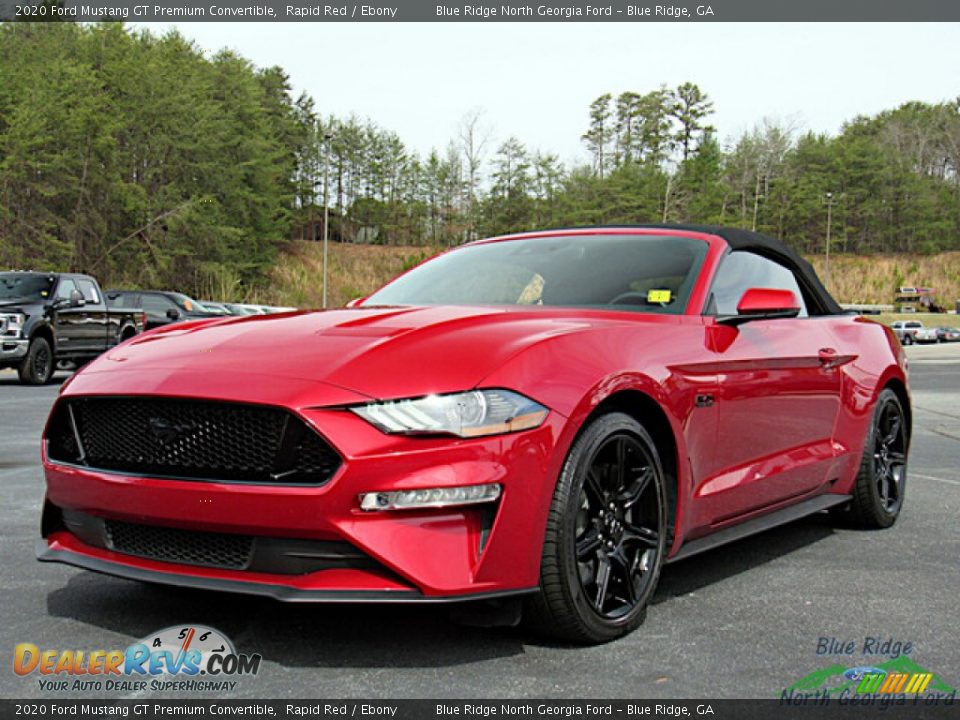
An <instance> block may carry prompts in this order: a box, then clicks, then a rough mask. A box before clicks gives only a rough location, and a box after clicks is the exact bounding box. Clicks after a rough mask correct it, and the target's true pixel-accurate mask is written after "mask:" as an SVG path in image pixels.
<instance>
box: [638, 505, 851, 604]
mask: <svg viewBox="0 0 960 720" xmlns="http://www.w3.org/2000/svg"><path fill="white" fill-rule="evenodd" d="M836 526H837V522H836V521H835V520H833V519H832V518H831V517H830V516H829V515H828V514H827V513H818V514H816V515H811V516H809V517H806V518H803V519H801V520H797V521H796V522H792V523H788V524H787V525H782V526H780V527H776V528H772V529H770V530H766V531H764V532H762V533H759V534H757V535H751V536H750V537H747V538H744V539H742V540H737V541H736V542H732V543H730V544H729V545H722V546H720V547H718V548H716V549H714V550H710V551H708V552H704V553H701V554H700V555H694V556H693V557H690V558H688V559H686V560H681V561H679V562H677V563H676V564H671V565H667V566H666V567H665V568H664V569H663V573H662V574H661V575H660V584H659V585H658V587H657V591H656V592H655V593H654V596H653V600H652V604H654V605H656V604H659V603H662V602H666V601H669V600H670V599H671V598H674V597H679V596H681V595H687V594H689V593H692V592H696V591H697V590H699V589H701V588H703V587H706V586H708V585H712V584H713V583H715V582H719V581H720V580H726V579H728V578H731V577H733V576H735V575H739V574H740V573H742V572H746V571H747V570H751V569H753V568H755V567H758V566H760V565H763V564H765V563H767V562H770V561H771V560H776V559H778V558H781V557H784V556H786V555H789V554H790V553H792V552H796V551H797V550H800V549H802V548H805V547H807V546H808V545H813V544H814V543H817V542H819V541H821V540H823V539H825V538H827V537H829V536H831V535H833V533H834V528H835V527H836Z"/></svg>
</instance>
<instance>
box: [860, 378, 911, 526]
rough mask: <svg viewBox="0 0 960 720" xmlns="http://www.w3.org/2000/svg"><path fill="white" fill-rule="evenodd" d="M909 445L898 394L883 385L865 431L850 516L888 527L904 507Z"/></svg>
mask: <svg viewBox="0 0 960 720" xmlns="http://www.w3.org/2000/svg"><path fill="white" fill-rule="evenodd" d="M909 447H910V437H909V429H908V427H907V420H906V414H905V413H904V410H903V406H902V404H901V403H900V399H899V398H898V397H897V394H896V393H895V392H893V390H891V389H890V388H885V389H884V390H883V391H882V392H881V393H880V396H879V397H878V398H877V404H876V406H875V407H874V411H873V420H872V422H871V424H870V428H869V429H868V431H867V438H866V443H865V445H864V449H863V457H862V460H861V463H860V471H859V473H858V474H857V482H856V485H855V486H854V490H853V500H852V502H851V503H850V507H849V515H850V519H851V520H853V522H854V524H856V525H858V526H860V527H864V528H887V527H890V526H891V525H893V523H894V522H896V520H897V517H898V516H899V515H900V511H901V509H902V508H903V500H904V495H905V491H906V484H907V452H908V450H909Z"/></svg>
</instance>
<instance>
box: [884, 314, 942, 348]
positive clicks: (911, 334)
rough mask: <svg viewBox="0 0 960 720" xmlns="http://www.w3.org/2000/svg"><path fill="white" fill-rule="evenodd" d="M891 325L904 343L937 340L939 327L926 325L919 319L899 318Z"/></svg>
mask: <svg viewBox="0 0 960 720" xmlns="http://www.w3.org/2000/svg"><path fill="white" fill-rule="evenodd" d="M890 327H891V328H892V329H893V332H894V334H895V335H896V336H897V337H898V338H899V339H900V342H901V343H903V344H904V345H913V344H914V343H935V342H937V329H936V328H928V327H924V325H923V323H922V322H920V321H919V320H897V321H896V322H894V323H893V324H892V325H891V326H890Z"/></svg>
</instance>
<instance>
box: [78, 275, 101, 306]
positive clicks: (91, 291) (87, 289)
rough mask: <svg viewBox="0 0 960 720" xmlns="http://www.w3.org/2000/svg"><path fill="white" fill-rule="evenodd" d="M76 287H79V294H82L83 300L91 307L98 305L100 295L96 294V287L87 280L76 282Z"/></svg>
mask: <svg viewBox="0 0 960 720" xmlns="http://www.w3.org/2000/svg"><path fill="white" fill-rule="evenodd" d="M77 285H79V286H80V292H82V293H83V299H84V300H86V301H87V302H88V303H91V304H92V305H99V304H100V293H98V292H97V286H96V285H94V284H93V283H92V282H90V281H89V280H83V279H80V280H77Z"/></svg>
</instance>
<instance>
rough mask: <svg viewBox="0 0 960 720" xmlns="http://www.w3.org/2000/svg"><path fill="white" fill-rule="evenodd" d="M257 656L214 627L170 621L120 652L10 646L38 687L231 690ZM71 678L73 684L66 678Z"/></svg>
mask: <svg viewBox="0 0 960 720" xmlns="http://www.w3.org/2000/svg"><path fill="white" fill-rule="evenodd" d="M261 660H262V658H261V656H260V655H259V654H244V653H238V652H237V649H236V647H235V646H234V644H233V642H232V641H231V640H230V638H228V637H227V636H226V635H225V634H223V633H222V632H220V631H219V630H217V629H215V628H212V627H208V626H205V625H172V626H170V627H167V628H164V629H163V630H160V631H158V632H155V633H152V634H150V635H148V636H146V637H145V638H143V639H142V640H140V641H138V642H135V643H133V644H131V645H129V646H128V647H127V648H125V649H123V650H120V649H115V650H56V649H46V650H41V649H40V648H39V647H38V646H37V645H35V644H34V643H29V642H27V643H19V644H18V645H17V646H16V648H15V649H14V659H13V671H14V672H15V673H16V674H17V675H19V676H21V677H37V678H38V681H39V684H40V689H41V690H53V691H57V690H118V691H129V690H142V689H147V686H148V683H149V689H151V690H168V691H169V690H184V691H197V690H216V691H223V690H232V689H234V688H235V687H236V684H237V682H236V678H239V677H244V676H254V675H256V674H257V673H259V671H260V662H261ZM71 680H72V682H71Z"/></svg>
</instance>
